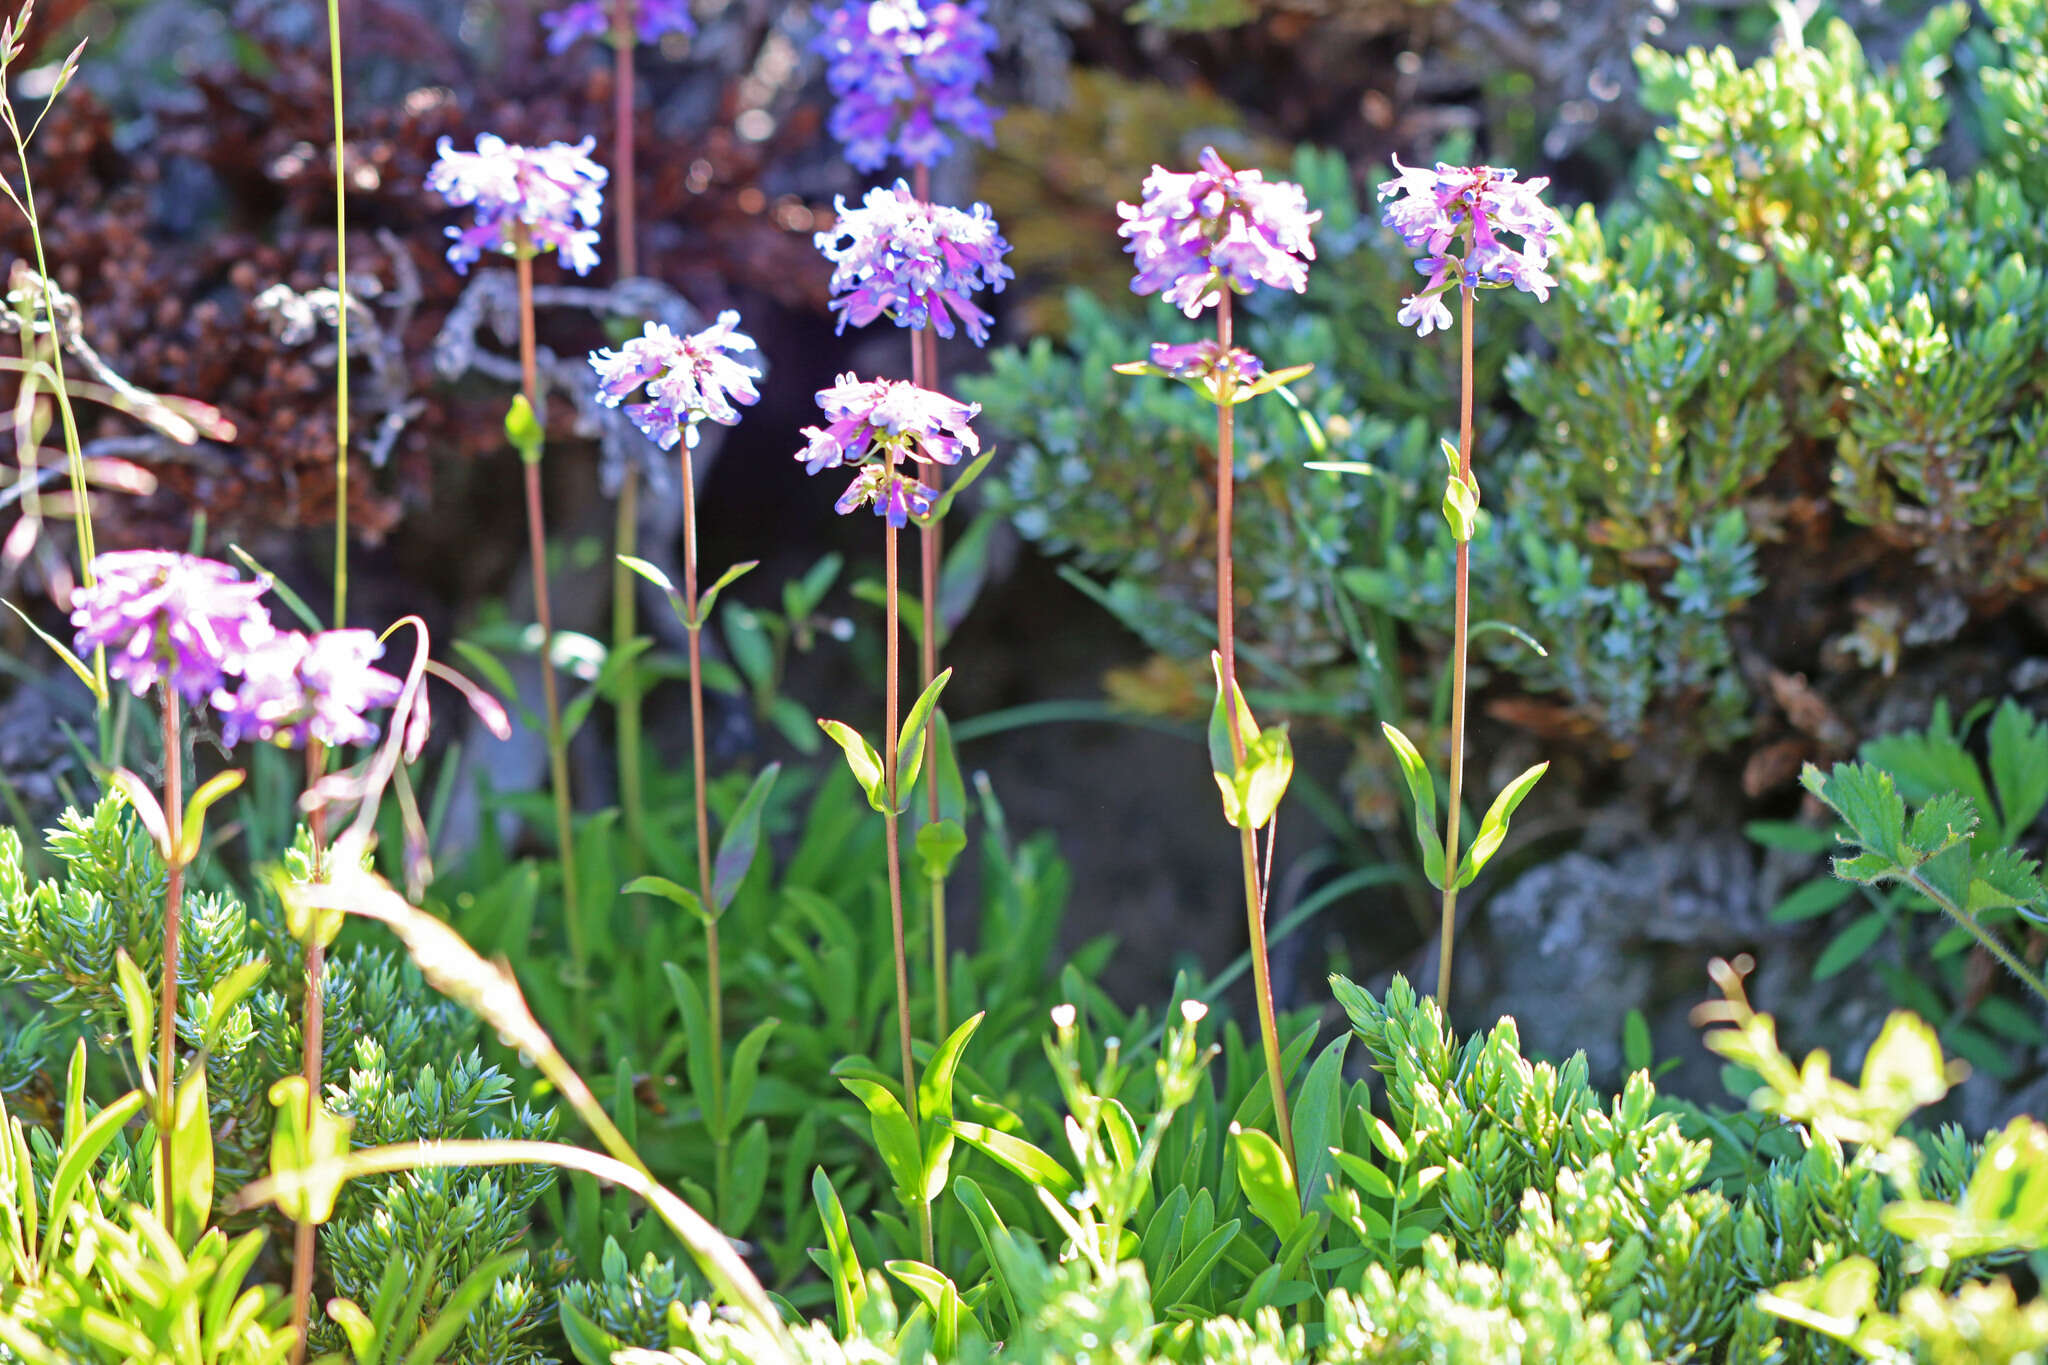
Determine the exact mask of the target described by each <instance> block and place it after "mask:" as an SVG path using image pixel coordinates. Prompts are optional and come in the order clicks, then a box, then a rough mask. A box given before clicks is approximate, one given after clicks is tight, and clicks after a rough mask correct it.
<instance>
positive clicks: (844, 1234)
mask: <svg viewBox="0 0 2048 1365" xmlns="http://www.w3.org/2000/svg"><path fill="white" fill-rule="evenodd" d="M811 1200H812V1202H814V1203H815V1204H817V1206H818V1216H819V1218H820V1219H821V1220H823V1222H824V1224H825V1271H826V1273H827V1274H828V1275H830V1276H831V1277H832V1298H833V1301H834V1303H835V1304H836V1305H837V1306H838V1309H839V1331H840V1334H841V1335H842V1336H845V1337H851V1336H852V1335H853V1334H854V1332H855V1331H857V1330H858V1328H859V1325H860V1319H861V1316H862V1313H863V1312H864V1310H865V1309H866V1308H867V1302H868V1290H867V1281H866V1280H865V1279H864V1278H863V1277H862V1275H861V1270H860V1257H859V1255H858V1254H856V1253H855V1251H854V1249H853V1232H852V1230H851V1229H850V1228H848V1226H847V1223H846V1209H845V1208H844V1207H843V1206H842V1205H841V1204H840V1202H839V1191H838V1190H836V1189H834V1188H833V1187H832V1177H830V1176H828V1175H826V1174H825V1168H824V1167H823V1166H820V1167H818V1169H817V1170H815V1171H813V1172H812V1173H811Z"/></svg>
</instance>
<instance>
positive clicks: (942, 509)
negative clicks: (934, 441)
mask: <svg viewBox="0 0 2048 1365" xmlns="http://www.w3.org/2000/svg"><path fill="white" fill-rule="evenodd" d="M995 457H996V448H995V447H994V446H990V447H989V448H988V449H987V450H984V451H982V452H981V454H979V455H977V456H975V457H974V459H973V460H972V461H970V462H969V463H968V465H967V467H966V468H965V469H963V470H961V471H960V477H959V478H957V479H955V480H953V482H952V483H951V484H949V485H948V486H947V488H946V491H945V492H943V493H941V494H939V496H938V497H937V498H935V499H933V500H932V510H931V511H929V512H927V513H925V514H924V515H923V516H921V517H912V518H911V520H912V521H914V522H916V523H917V524H918V525H919V526H935V525H937V524H938V523H939V522H942V521H944V520H945V519H946V513H948V512H950V511H952V510H953V500H954V499H956V498H958V497H959V496H960V495H961V494H962V493H965V492H966V491H967V489H968V487H969V486H970V485H971V484H973V482H974V481H975V480H976V479H978V478H980V477H981V471H982V470H984V469H987V468H988V462H989V461H990V460H993V459H994V458H995Z"/></svg>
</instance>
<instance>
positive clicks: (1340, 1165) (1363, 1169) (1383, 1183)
mask: <svg viewBox="0 0 2048 1365" xmlns="http://www.w3.org/2000/svg"><path fill="white" fill-rule="evenodd" d="M1330 1154H1331V1156H1332V1158H1333V1159H1334V1160H1335V1161H1336V1164H1337V1169H1338V1170H1340V1171H1342V1172H1344V1174H1345V1175H1346V1176H1347V1177H1349V1178H1350V1180H1351V1183H1352V1184H1354V1185H1356V1186H1358V1189H1359V1192H1360V1193H1361V1194H1364V1195H1367V1196H1369V1197H1371V1198H1373V1199H1385V1200H1387V1201H1389V1202H1392V1201H1393V1200H1394V1199H1395V1198H1396V1196H1397V1193H1398V1192H1397V1191H1396V1190H1395V1189H1394V1182H1393V1180H1392V1178H1391V1177H1389V1176H1388V1175H1387V1173H1386V1172H1385V1171H1383V1170H1381V1169H1380V1168H1379V1167H1377V1166H1375V1165H1373V1164H1372V1163H1371V1162H1370V1161H1367V1160H1366V1159H1365V1158H1364V1157H1362V1156H1360V1155H1358V1154H1357V1153H1356V1152H1346V1151H1343V1150H1341V1149H1339V1148H1331V1151H1330Z"/></svg>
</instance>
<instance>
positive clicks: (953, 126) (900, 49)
mask: <svg viewBox="0 0 2048 1365" xmlns="http://www.w3.org/2000/svg"><path fill="white" fill-rule="evenodd" d="M818 18H819V20H820V21H821V22H822V23H823V25H824V30H823V31H822V32H821V33H820V34H819V35H818V37H817V40H816V41H815V42H814V43H813V44H812V46H813V49H814V50H815V51H817V52H818V53H819V55H821V56H823V57H824V58H825V63H826V64H825V80H826V83H827V84H828V85H830V86H831V87H832V93H833V94H834V95H836V96H837V97H838V99H839V103H838V105H837V106H836V107H835V108H834V109H833V110H832V123H831V127H832V136H834V137H836V138H838V139H839V141H840V143H841V144H842V145H843V146H844V147H845V148H846V159H847V160H848V161H850V162H851V163H853V165H854V166H855V168H857V169H859V170H863V171H872V170H875V169H876V168H878V167H879V166H881V164H882V163H883V162H885V161H887V160H888V159H889V158H890V157H891V156H892V155H893V156H899V157H901V158H902V159H903V160H904V161H906V162H908V163H909V164H910V165H913V166H929V165H931V164H932V163H933V162H935V161H937V160H938V159H939V158H940V157H942V156H944V155H945V154H946V153H947V152H949V151H951V150H952V148H953V138H954V137H956V136H957V137H968V138H973V139H975V140H976V141H979V142H993V141H994V140H995V111H994V110H992V109H990V108H989V106H988V105H986V104H984V103H982V100H981V96H980V94H979V93H977V87H979V86H980V85H981V83H982V82H983V81H985V80H987V79H988V77H989V61H988V56H989V53H990V52H991V51H992V50H994V48H995V45H996V31H995V29H994V28H992V27H990V25H989V23H988V21H987V20H986V19H984V18H983V17H982V0H958V3H956V2H955V0H940V3H937V4H924V3H920V0H847V3H845V4H842V5H840V6H839V7H838V8H836V9H832V10H821V11H820V12H819V14H818Z"/></svg>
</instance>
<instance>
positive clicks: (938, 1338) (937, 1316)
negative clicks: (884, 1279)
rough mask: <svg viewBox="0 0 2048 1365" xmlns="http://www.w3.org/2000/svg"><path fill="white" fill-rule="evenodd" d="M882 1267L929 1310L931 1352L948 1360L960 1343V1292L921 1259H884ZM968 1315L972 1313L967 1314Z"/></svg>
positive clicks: (941, 1358) (951, 1357)
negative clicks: (905, 1286)
mask: <svg viewBox="0 0 2048 1365" xmlns="http://www.w3.org/2000/svg"><path fill="white" fill-rule="evenodd" d="M882 1268H883V1269H884V1270H887V1271H888V1272H889V1273H890V1274H891V1275H894V1276H895V1277H896V1278H897V1279H899V1280H901V1281H902V1282H903V1283H904V1284H905V1285H907V1286H908V1287H909V1289H910V1292H911V1293H913V1294H915V1295H917V1297H918V1298H919V1299H921V1300H923V1301H924V1305H925V1307H927V1308H929V1309H930V1310H931V1313H932V1351H933V1354H935V1355H936V1356H937V1357H938V1358H939V1359H940V1360H951V1359H953V1357H954V1354H955V1352H956V1350H957V1348H958V1346H959V1343H960V1318H961V1313H962V1309H961V1305H960V1291H959V1289H958V1288H957V1287H956V1286H955V1285H954V1284H953V1282H952V1281H951V1280H950V1279H947V1278H946V1276H945V1274H944V1273H943V1272H941V1271H939V1270H938V1269H936V1268H934V1267H932V1266H928V1265H926V1264H925V1263H924V1262H923V1261H910V1260H899V1261H885V1262H883V1263H882ZM970 1316H971V1315H970Z"/></svg>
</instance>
